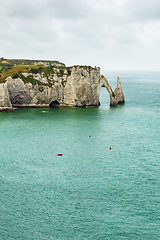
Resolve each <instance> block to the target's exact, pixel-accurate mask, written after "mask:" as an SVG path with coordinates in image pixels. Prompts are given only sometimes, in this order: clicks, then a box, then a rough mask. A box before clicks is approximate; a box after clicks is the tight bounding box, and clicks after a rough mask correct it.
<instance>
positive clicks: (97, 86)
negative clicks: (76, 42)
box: [0, 58, 125, 111]
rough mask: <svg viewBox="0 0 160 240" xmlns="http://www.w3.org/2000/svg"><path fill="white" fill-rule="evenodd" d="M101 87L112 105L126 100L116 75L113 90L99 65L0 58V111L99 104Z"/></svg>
mask: <svg viewBox="0 0 160 240" xmlns="http://www.w3.org/2000/svg"><path fill="white" fill-rule="evenodd" d="M102 86H103V87H106V88H107V90H108V92H109V95H110V106H111V107H112V106H118V104H121V103H124V102H125V100H124V94H123V91H122V86H121V82H120V79H119V77H118V78H117V87H116V89H115V90H114V91H113V90H112V88H111V86H110V85H109V83H108V81H107V79H106V78H105V77H104V76H103V75H101V74H100V68H99V67H91V66H80V65H75V66H71V67H66V65H65V64H64V63H62V62H59V61H47V60H27V59H4V58H0V111H4V110H11V109H12V107H67V106H68V107H86V106H99V105H100V102H99V97H100V90H101V87H102Z"/></svg>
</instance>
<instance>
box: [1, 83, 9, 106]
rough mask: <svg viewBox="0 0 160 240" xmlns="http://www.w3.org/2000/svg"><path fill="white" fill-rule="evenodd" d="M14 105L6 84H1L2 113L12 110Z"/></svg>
mask: <svg viewBox="0 0 160 240" xmlns="http://www.w3.org/2000/svg"><path fill="white" fill-rule="evenodd" d="M11 109H12V104H11V102H10V98H9V93H8V89H7V84H6V83H1V84H0V111H3V110H11Z"/></svg>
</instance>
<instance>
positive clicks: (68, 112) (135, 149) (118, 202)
mask: <svg viewBox="0 0 160 240" xmlns="http://www.w3.org/2000/svg"><path fill="white" fill-rule="evenodd" d="M104 75H105V76H106V77H107V79H108V81H109V83H110V84H111V86H112V87H113V88H115V87H116V78H117V76H118V75H119V77H120V79H121V82H122V87H123V92H124V95H125V100H126V103H125V104H124V105H120V106H118V107H114V108H110V107H109V94H108V92H107V90H106V89H105V88H102V89H101V96H100V102H101V106H100V107H88V108H30V109H29V108H19V109H17V110H16V111H15V112H1V113H0V239H7V240H10V239H47V240H48V239H62V240H63V239H75V240H79V239H80V240H81V239H91V240H92V239H99V240H101V239H117V240H119V239H145V240H146V239H160V139H159V138H160V72H143V73H142V72H120V73H118V72H117V73H116V72H104ZM110 148H111V149H110ZM57 154H62V156H57Z"/></svg>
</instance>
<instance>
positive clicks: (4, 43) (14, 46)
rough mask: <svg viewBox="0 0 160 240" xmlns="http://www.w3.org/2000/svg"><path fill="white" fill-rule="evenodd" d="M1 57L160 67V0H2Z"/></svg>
mask: <svg viewBox="0 0 160 240" xmlns="http://www.w3.org/2000/svg"><path fill="white" fill-rule="evenodd" d="M0 54H1V55H0V57H4V58H8V59H9V58H15V59H16V58H20V59H41V60H58V61H60V62H63V63H65V64H66V66H72V65H90V66H93V67H94V66H98V67H100V68H101V70H103V71H159V70H160V1H159V0H152V1H151V0H27V1H26V0H25V1H24V0H0Z"/></svg>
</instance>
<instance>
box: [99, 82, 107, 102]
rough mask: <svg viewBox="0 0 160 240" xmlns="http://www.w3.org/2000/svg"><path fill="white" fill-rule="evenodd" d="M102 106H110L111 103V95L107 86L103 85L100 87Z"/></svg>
mask: <svg viewBox="0 0 160 240" xmlns="http://www.w3.org/2000/svg"><path fill="white" fill-rule="evenodd" d="M99 101H100V106H109V105H110V95H109V92H108V90H107V88H106V87H105V86H103V85H102V87H101V89H100V98H99Z"/></svg>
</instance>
